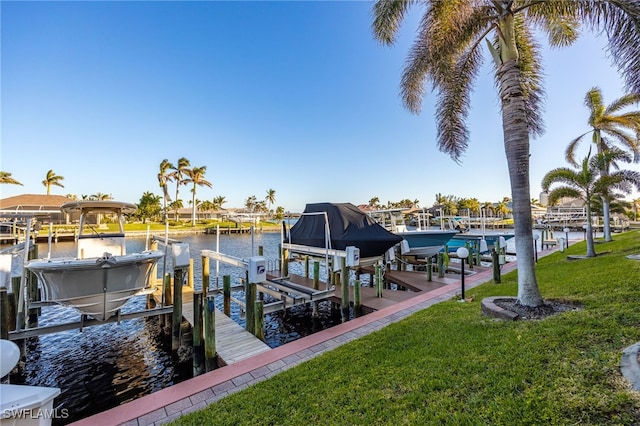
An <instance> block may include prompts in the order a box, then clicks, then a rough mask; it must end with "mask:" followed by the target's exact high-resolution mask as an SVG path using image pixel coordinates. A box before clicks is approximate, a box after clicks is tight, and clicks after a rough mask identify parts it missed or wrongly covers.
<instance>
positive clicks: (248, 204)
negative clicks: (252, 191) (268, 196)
mask: <svg viewBox="0 0 640 426" xmlns="http://www.w3.org/2000/svg"><path fill="white" fill-rule="evenodd" d="M257 203H258V200H257V198H256V196H255V195H250V196H249V197H247V199H246V200H244V206H245V208H246V209H247V210H250V211H252V212H253V211H255V209H256V204H257Z"/></svg>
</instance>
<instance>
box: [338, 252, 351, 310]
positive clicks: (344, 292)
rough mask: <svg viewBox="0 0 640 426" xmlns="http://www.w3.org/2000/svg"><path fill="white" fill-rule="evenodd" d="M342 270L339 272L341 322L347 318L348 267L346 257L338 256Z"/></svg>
mask: <svg viewBox="0 0 640 426" xmlns="http://www.w3.org/2000/svg"><path fill="white" fill-rule="evenodd" d="M340 261H341V266H342V268H341V269H342V272H341V273H340V275H341V278H342V280H341V281H342V300H341V303H340V311H341V312H342V322H345V321H347V320H348V319H349V305H350V302H349V269H348V268H347V259H346V258H344V257H342V258H340Z"/></svg>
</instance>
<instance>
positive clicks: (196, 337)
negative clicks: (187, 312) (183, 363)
mask: <svg viewBox="0 0 640 426" xmlns="http://www.w3.org/2000/svg"><path fill="white" fill-rule="evenodd" d="M203 293H204V292H203V291H194V292H193V375H194V376H198V375H200V374H202V373H203V372H204V362H203V361H204V360H203V355H204V345H203V343H204V339H203V337H204V333H203V327H204V324H203V321H202V299H203Z"/></svg>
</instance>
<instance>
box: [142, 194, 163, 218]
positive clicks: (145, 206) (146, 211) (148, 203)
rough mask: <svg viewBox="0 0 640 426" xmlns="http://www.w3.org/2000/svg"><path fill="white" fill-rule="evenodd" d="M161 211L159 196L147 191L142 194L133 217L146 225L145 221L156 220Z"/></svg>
mask: <svg viewBox="0 0 640 426" xmlns="http://www.w3.org/2000/svg"><path fill="white" fill-rule="evenodd" d="M161 211H162V206H161V205H160V196H159V195H155V194H153V193H152V192H149V191H147V192H145V193H144V194H142V197H141V198H140V202H139V203H138V210H136V213H135V215H136V216H137V217H138V218H140V219H142V223H146V221H147V219H154V218H156V217H157V216H158V215H159V214H160V212H161Z"/></svg>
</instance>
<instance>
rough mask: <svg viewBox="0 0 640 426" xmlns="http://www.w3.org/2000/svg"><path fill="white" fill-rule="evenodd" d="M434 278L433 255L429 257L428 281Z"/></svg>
mask: <svg viewBox="0 0 640 426" xmlns="http://www.w3.org/2000/svg"><path fill="white" fill-rule="evenodd" d="M432 280H433V256H429V257H428V258H427V281H429V282H430V281H432Z"/></svg>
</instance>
